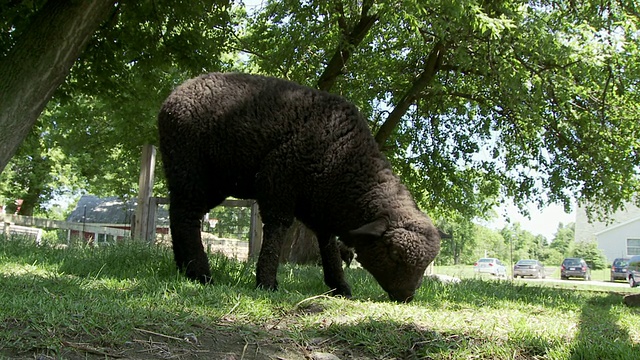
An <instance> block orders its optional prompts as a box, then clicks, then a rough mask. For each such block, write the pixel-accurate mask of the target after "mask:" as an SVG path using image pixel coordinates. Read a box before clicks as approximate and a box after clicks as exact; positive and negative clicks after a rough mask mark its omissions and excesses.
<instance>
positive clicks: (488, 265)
mask: <svg viewBox="0 0 640 360" xmlns="http://www.w3.org/2000/svg"><path fill="white" fill-rule="evenodd" d="M473 271H475V272H476V273H480V274H481V273H484V274H491V275H495V276H500V277H507V268H506V266H504V264H503V263H502V261H500V260H498V259H496V258H482V259H480V260H478V261H476V262H475V264H473Z"/></svg>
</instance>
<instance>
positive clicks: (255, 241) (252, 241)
mask: <svg viewBox="0 0 640 360" xmlns="http://www.w3.org/2000/svg"><path fill="white" fill-rule="evenodd" d="M260 248H262V218H260V212H259V211H258V203H257V202H254V203H253V204H252V205H251V227H250V233H249V258H250V259H256V260H257V259H258V256H259V255H260Z"/></svg>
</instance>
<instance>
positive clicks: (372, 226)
mask: <svg viewBox="0 0 640 360" xmlns="http://www.w3.org/2000/svg"><path fill="white" fill-rule="evenodd" d="M388 228H389V222H388V221H387V219H385V218H378V219H376V220H374V221H372V222H370V223H368V224H364V225H362V226H361V227H359V228H357V229H355V230H351V231H349V235H351V236H372V237H380V236H382V234H384V232H385V231H387V229H388Z"/></svg>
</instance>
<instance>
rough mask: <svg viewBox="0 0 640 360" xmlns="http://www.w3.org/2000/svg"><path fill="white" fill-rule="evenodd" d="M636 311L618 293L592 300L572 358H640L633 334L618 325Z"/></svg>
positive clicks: (585, 308) (583, 313) (584, 309)
mask: <svg viewBox="0 0 640 360" xmlns="http://www.w3.org/2000/svg"><path fill="white" fill-rule="evenodd" d="M634 311H635V312H636V313H637V310H636V309H632V308H627V307H626V305H624V304H622V301H621V299H620V296H618V295H616V294H608V295H606V296H601V297H594V298H592V299H590V300H589V301H588V302H587V303H585V304H584V306H583V307H582V311H581V313H580V321H579V323H578V329H577V333H576V336H575V338H574V340H573V343H572V344H571V356H570V358H569V359H571V360H590V359H593V360H599V359H616V360H626V359H629V360H636V359H640V344H637V343H633V341H632V339H631V338H630V335H629V332H628V331H627V330H626V329H624V328H622V327H620V326H619V325H618V324H619V322H620V321H621V320H622V319H621V316H624V315H625V314H630V313H631V312H634ZM636 325H637V324H636ZM605 345H606V346H605Z"/></svg>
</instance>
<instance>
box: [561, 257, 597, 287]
mask: <svg viewBox="0 0 640 360" xmlns="http://www.w3.org/2000/svg"><path fill="white" fill-rule="evenodd" d="M571 277H579V278H583V279H584V280H587V281H588V280H591V269H590V268H589V265H587V262H586V261H584V259H583V258H566V259H564V260H563V261H562V265H561V266H560V279H562V280H567V279H569V278H571Z"/></svg>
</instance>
